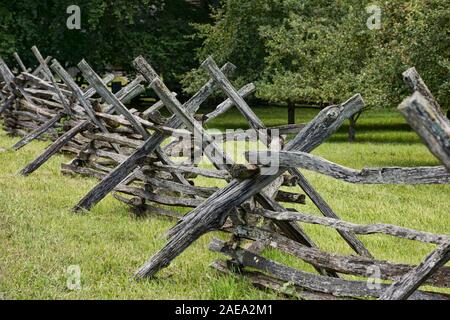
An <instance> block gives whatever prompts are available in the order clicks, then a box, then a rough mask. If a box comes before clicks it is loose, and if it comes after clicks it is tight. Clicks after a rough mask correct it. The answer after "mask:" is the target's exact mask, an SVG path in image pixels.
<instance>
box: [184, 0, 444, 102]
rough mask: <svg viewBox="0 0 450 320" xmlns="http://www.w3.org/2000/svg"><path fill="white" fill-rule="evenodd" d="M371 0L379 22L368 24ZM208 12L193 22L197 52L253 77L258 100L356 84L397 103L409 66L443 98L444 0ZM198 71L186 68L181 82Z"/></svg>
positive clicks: (299, 97)
mask: <svg viewBox="0 0 450 320" xmlns="http://www.w3.org/2000/svg"><path fill="white" fill-rule="evenodd" d="M371 4H375V5H378V6H379V8H380V9H381V29H374V30H370V29H369V28H368V27H367V20H368V18H369V17H370V16H371V14H372V13H368V12H366V6H368V5H371ZM213 19H214V23H213V24H212V25H211V24H199V25H197V26H196V28H197V30H198V31H197V37H198V38H200V39H201V40H202V41H203V45H202V47H201V48H200V49H199V50H198V53H197V57H198V59H199V60H202V59H204V58H205V57H206V56H208V55H210V54H212V55H213V56H214V58H215V59H216V60H217V61H218V62H220V63H224V62H225V61H230V62H233V63H234V64H236V65H237V66H238V68H239V69H238V79H237V82H238V83H240V84H241V83H243V82H249V81H256V82H257V87H258V91H257V96H258V97H260V98H263V99H265V100H268V101H274V102H296V103H314V104H316V103H318V104H329V103H334V102H339V101H342V100H344V99H346V98H348V97H349V96H350V95H352V94H354V93H355V92H360V93H362V94H363V96H364V98H365V100H366V104H367V105H368V106H369V107H389V106H396V105H397V104H398V103H399V102H400V101H401V99H402V98H403V97H404V95H405V94H406V88H405V86H404V84H403V82H402V79H401V73H402V72H403V71H404V70H406V69H407V68H408V67H409V66H415V67H416V68H417V69H418V71H419V72H420V73H421V75H422V76H423V78H424V79H425V81H426V82H427V84H428V85H429V87H430V89H431V90H432V91H433V93H434V94H435V95H436V97H437V98H438V100H440V102H441V104H442V105H444V106H448V102H449V98H450V75H449V71H450V57H449V55H450V50H449V43H450V42H449V37H448V32H449V19H450V5H449V4H448V1H445V0H426V1H423V0H409V1H404V0H393V1H384V2H379V3H377V2H375V3H372V2H370V3H369V2H364V1H358V0H336V1H325V0H302V1H298V0H227V1H224V2H223V3H222V6H221V7H220V8H219V9H217V10H216V11H215V12H214V13H213ZM203 77H204V74H203V73H202V72H200V71H198V69H194V70H192V71H190V72H189V73H187V74H186V75H185V77H184V80H183V83H184V85H185V87H186V90H187V91H193V90H195V89H196V88H197V87H198V85H199V83H200V80H201V79H203Z"/></svg>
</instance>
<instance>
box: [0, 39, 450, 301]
mask: <svg viewBox="0 0 450 320" xmlns="http://www.w3.org/2000/svg"><path fill="white" fill-rule="evenodd" d="M32 50H33V52H34V53H35V55H36V58H37V60H38V61H39V63H40V66H39V68H38V69H37V70H36V71H35V72H34V73H35V74H32V73H29V72H30V71H29V70H27V69H26V68H25V66H24V65H23V63H22V62H21V60H20V57H18V55H15V58H16V60H17V62H18V64H19V66H20V68H21V69H22V72H21V73H20V74H19V75H18V76H14V75H13V74H12V72H11V71H10V70H9V68H8V67H7V66H6V64H5V63H4V62H3V61H2V60H1V61H0V74H1V75H2V78H3V82H2V83H1V84H0V85H1V90H2V96H1V97H0V98H1V99H2V106H1V108H2V109H0V110H1V111H2V115H3V118H4V120H3V121H4V123H6V122H7V121H9V123H10V124H12V123H13V121H11V119H14V117H17V119H18V120H20V121H15V122H14V124H15V125H16V127H12V126H11V129H10V131H9V132H10V133H11V134H18V135H22V136H24V138H23V139H22V140H21V141H20V142H19V143H18V144H16V146H15V148H16V149H18V148H20V147H22V146H24V145H26V144H27V143H30V142H31V141H33V140H34V139H37V138H41V137H43V136H44V134H45V136H47V137H50V138H51V139H52V140H54V141H53V142H52V144H51V145H50V146H49V147H48V148H47V149H46V150H44V151H43V153H42V154H41V155H40V156H39V157H37V158H36V159H35V160H34V161H32V162H31V163H30V164H28V165H27V166H26V167H25V168H24V169H23V170H22V171H21V174H23V175H28V174H31V173H32V172H34V171H36V170H37V169H38V168H39V167H40V166H41V165H42V164H43V163H45V162H46V161H47V160H48V159H49V158H50V157H51V156H53V155H54V154H55V153H57V152H59V151H63V150H66V151H70V152H72V153H73V154H75V158H73V159H72V160H71V161H70V162H69V163H66V164H62V170H63V172H65V173H71V174H82V175H87V176H92V177H96V178H98V179H100V180H101V182H100V183H99V184H98V185H97V186H96V187H94V188H93V189H92V190H91V191H90V192H89V193H88V194H86V196H85V197H83V199H81V200H80V201H79V203H78V204H77V205H76V206H75V207H74V210H75V211H86V210H89V209H91V208H92V207H93V206H94V205H95V204H97V203H98V202H99V201H101V200H102V199H103V198H104V197H105V196H106V195H108V194H109V193H110V192H113V194H114V196H115V197H116V198H117V199H119V200H121V201H123V202H125V203H127V204H129V205H130V206H132V207H133V209H134V211H135V212H137V213H139V214H143V213H155V214H158V215H163V216H170V217H174V218H176V219H177V221H178V222H177V224H176V225H175V226H174V227H173V228H172V229H171V230H170V231H169V233H168V238H169V241H168V243H167V245H166V246H165V247H164V248H162V249H161V250H160V251H159V252H157V253H156V254H155V255H154V256H153V257H151V258H150V259H149V260H148V262H147V263H145V265H144V266H142V268H141V269H140V270H139V271H138V272H137V273H136V278H142V277H153V276H155V274H156V273H157V272H158V271H159V270H161V269H162V268H164V267H167V266H168V265H169V264H170V262H171V261H172V260H173V259H175V258H176V257H177V256H178V255H179V254H181V253H182V252H183V251H184V250H185V249H186V248H187V247H188V246H190V244H192V243H193V242H194V241H195V240H196V239H198V238H199V237H201V236H202V235H203V234H205V233H208V232H210V231H214V230H219V229H220V230H224V231H226V232H229V233H231V234H232V236H231V238H230V240H229V241H228V242H224V241H220V240H217V239H215V240H214V241H213V242H212V243H211V245H210V249H211V250H213V251H217V252H221V253H223V254H225V255H227V256H229V257H230V258H231V259H230V260H227V261H216V262H215V263H214V264H213V266H214V267H215V268H216V269H218V270H220V271H222V272H233V273H235V272H237V273H239V274H241V275H243V276H246V277H248V278H250V279H251V281H252V282H253V283H254V284H255V285H257V286H259V287H264V288H270V289H273V290H277V291H280V292H282V293H284V294H289V295H294V296H297V297H300V298H306V299H311V298H312V299H336V298H339V299H340V298H380V299H407V298H410V299H449V295H446V294H442V293H436V292H428V291H424V290H421V289H420V288H419V287H420V286H421V285H429V286H434V287H438V288H449V287H450V268H449V267H446V266H444V265H445V264H446V262H447V261H448V260H449V258H450V236H449V235H437V234H432V233H427V232H420V231H415V230H410V229H406V228H402V227H398V226H393V225H385V224H375V225H356V224H353V223H350V222H346V221H342V220H340V219H339V216H338V215H337V214H336V213H335V212H334V211H333V209H332V208H331V206H330V205H329V204H328V203H327V202H326V201H325V199H323V198H322V197H321V195H320V193H319V192H317V190H315V188H314V187H313V186H312V184H311V183H310V182H309V181H308V179H307V178H306V177H305V176H304V175H303V174H302V173H301V172H300V170H299V168H301V169H307V170H312V171H315V172H318V173H321V174H325V175H328V176H331V177H333V178H336V179H340V180H343V181H346V182H350V183H364V184H448V183H449V182H450V175H449V170H450V166H449V164H450V161H449V158H450V125H449V123H448V120H447V119H446V118H445V117H444V116H443V113H442V111H441V110H440V106H439V105H438V103H437V102H436V101H435V99H434V98H433V96H432V94H431V92H429V90H428V88H427V87H426V85H425V83H424V82H423V80H422V79H421V78H420V76H419V75H418V73H417V72H416V71H415V69H413V68H412V69H409V70H408V71H407V72H405V74H404V77H405V81H406V83H407V84H408V85H409V86H410V88H411V90H412V92H413V95H412V96H411V97H409V98H408V99H406V100H405V101H404V102H403V103H402V104H401V105H400V107H399V109H400V111H401V112H402V114H404V115H405V118H406V119H407V120H408V122H409V123H410V124H411V126H412V127H413V129H414V130H416V132H417V133H418V134H419V135H420V136H421V138H422V139H423V141H424V142H425V143H426V145H427V146H428V148H429V149H430V151H431V152H432V153H433V154H434V155H435V156H436V157H437V158H438V159H439V160H440V161H441V162H442V163H443V166H435V167H416V168H401V167H391V168H367V169H363V170H354V169H351V168H346V167H343V166H341V165H338V164H335V163H332V162H329V161H327V160H325V159H322V158H319V157H316V156H312V155H311V154H310V152H311V151H312V150H313V149H315V148H316V147H318V146H319V145H320V144H321V143H323V142H324V141H325V140H326V139H327V138H329V137H330V136H331V135H332V134H333V133H334V132H335V131H336V130H337V129H338V128H339V127H340V126H341V124H342V123H343V122H344V121H346V120H348V119H351V118H352V117H354V116H355V115H357V114H360V112H361V110H362V109H363V107H364V103H363V100H362V98H361V96H360V95H355V96H353V97H351V98H350V99H349V100H347V101H346V102H344V103H342V104H340V105H337V106H330V107H328V108H326V109H324V110H322V111H321V112H320V113H319V114H318V115H317V116H316V118H314V119H313V120H312V121H311V122H310V123H308V124H305V125H301V126H295V127H281V128H267V127H266V126H265V125H264V123H263V122H262V121H261V120H260V119H259V118H258V117H257V115H256V114H255V113H254V112H253V111H252V109H251V108H250V106H249V105H248V104H247V102H246V101H245V97H246V96H247V95H249V94H250V93H251V92H252V91H253V90H254V86H253V84H248V85H246V86H244V87H242V88H241V89H239V90H238V89H237V88H235V87H234V86H233V85H232V83H231V82H230V81H229V77H230V76H231V75H232V73H233V71H234V68H235V67H234V66H233V65H232V64H230V63H228V64H226V65H224V66H223V67H222V68H219V67H218V66H217V65H216V63H215V62H214V60H213V59H212V58H211V57H209V58H208V59H206V60H205V61H204V63H203V64H202V67H203V68H204V69H205V70H206V71H207V72H208V74H209V76H210V80H209V81H208V82H207V83H205V85H204V86H203V87H202V88H201V89H200V90H199V91H198V92H197V93H196V94H195V95H194V96H193V97H192V98H191V99H189V100H188V101H187V102H185V103H184V104H182V103H181V102H179V101H178V99H177V95H176V93H174V92H172V91H171V90H169V88H167V87H166V85H165V84H164V83H163V82H162V80H161V79H160V77H159V76H158V74H157V73H156V71H155V70H154V69H153V68H152V67H151V65H150V64H149V63H148V62H147V61H145V59H144V58H143V57H138V58H136V59H135V60H134V66H135V68H136V70H137V72H138V73H139V76H137V77H136V79H135V80H134V81H133V82H131V83H130V84H129V85H128V86H127V87H125V88H124V89H123V90H121V91H119V92H118V93H116V94H113V93H111V92H110V91H109V90H108V88H107V86H106V84H107V82H108V81H111V79H110V76H106V77H105V78H104V79H101V78H100V77H99V76H98V75H97V74H96V73H95V71H94V70H93V69H92V68H91V67H90V66H89V65H88V63H87V62H86V61H84V60H83V61H81V62H80V63H79V64H78V68H79V69H80V70H81V72H82V74H83V76H84V78H85V79H86V81H87V82H88V83H89V84H90V87H89V88H88V90H84V91H83V90H81V89H80V88H79V87H78V86H77V85H76V84H75V83H74V81H73V80H72V78H71V77H70V76H69V75H68V73H67V72H66V71H65V70H64V68H63V67H62V66H61V65H60V64H59V63H58V61H56V60H53V61H52V63H51V65H50V66H48V63H50V59H43V57H42V56H41V55H40V53H39V51H38V50H37V48H35V47H33V49H32ZM51 70H53V72H52V71H51ZM56 76H57V77H58V78H59V79H61V81H62V82H63V83H58V82H57V81H56ZM145 82H147V84H148V85H150V87H151V88H152V89H153V90H154V91H155V93H156V94H157V95H158V97H159V98H160V101H158V102H157V103H156V104H154V105H153V106H151V107H150V108H148V109H147V110H145V111H143V112H139V111H137V110H133V109H131V110H129V109H128V108H126V106H125V104H126V103H127V101H129V100H130V99H131V98H132V97H134V96H136V95H138V94H140V93H141V92H142V91H143V90H144V87H143V84H142V83H145ZM214 90H220V91H222V92H223V94H224V95H225V96H226V100H224V102H223V103H221V104H219V105H218V106H217V108H216V109H215V110H214V111H213V112H211V113H209V114H207V115H200V114H198V110H199V108H200V106H201V105H202V103H203V102H204V101H205V100H206V99H207V98H208V97H209V96H210V95H211V94H212V93H213V91H214ZM94 93H97V94H98V95H99V96H100V99H93V98H92V96H93V95H94ZM30 106H31V107H30ZM163 107H164V108H166V109H167V110H168V111H170V112H171V113H172V114H173V115H172V116H171V117H170V118H165V117H163V116H162V115H161V113H160V112H159V111H160V109H161V108H163ZM232 107H236V108H237V109H238V111H239V112H240V113H241V114H242V116H243V117H244V118H245V119H246V120H247V122H248V125H249V127H250V130H249V131H247V132H240V133H233V134H232V135H231V136H223V134H219V135H217V134H210V133H209V132H208V131H207V130H206V129H205V128H204V125H205V124H207V123H208V122H209V121H211V120H212V119H215V118H216V117H219V116H220V115H222V114H223V113H225V112H226V111H228V110H229V109H231V108H232ZM27 108H28V109H27ZM30 108H34V109H32V110H30ZM23 112H28V114H27V116H28V118H24V114H23ZM19 116H20V117H21V118H19ZM37 119H39V120H37ZM62 119H64V122H62V121H61V120H62ZM256 133H257V134H256ZM287 133H296V136H295V137H294V138H293V139H292V140H290V141H289V142H286V141H285V138H286V137H285V134H287ZM218 136H220V137H221V138H225V141H226V140H233V141H247V140H252V141H256V142H258V143H261V144H263V145H265V146H266V148H267V149H268V150H269V152H267V151H264V152H247V153H246V154H245V156H246V159H247V163H244V164H239V163H236V162H235V161H234V160H233V157H232V155H230V154H228V153H227V152H226V151H224V149H223V148H222V145H221V143H218V142H217V138H218ZM174 137H177V138H182V139H181V141H179V140H178V139H174ZM196 137H197V138H196ZM198 137H201V139H198ZM220 141H224V139H222V140H220ZM187 151H189V152H187ZM174 152H175V153H180V154H178V155H179V156H181V157H182V161H181V162H179V161H178V162H175V160H174V159H173V155H174ZM192 152H194V153H197V154H198V155H199V156H200V157H201V156H203V157H206V158H208V160H209V161H210V162H211V163H212V166H213V168H211V169H205V168H202V167H199V166H198V163H197V162H196V161H195V160H196V159H195V157H192ZM187 153H189V155H188V156H187V157H186V155H187ZM274 159H276V161H275V163H276V166H273V163H274V162H273V160H274ZM268 164H272V166H268ZM197 176H203V177H207V178H210V179H219V180H221V181H223V182H225V184H227V186H226V187H224V188H222V189H219V188H217V187H211V186H196V185H195V183H194V178H195V177H197ZM282 186H284V187H300V189H301V190H303V192H304V193H305V194H299V193H298V192H294V191H291V192H287V191H284V190H280V188H281V187H282ZM305 196H307V197H308V198H309V199H310V200H311V201H312V203H313V204H315V205H316V206H317V208H318V209H319V211H320V212H321V213H322V214H323V215H324V217H318V216H314V215H310V214H306V213H301V212H298V211H296V210H295V209H293V208H289V207H287V206H289V204H292V203H304V202H305V198H306V197H305ZM174 207H175V208H177V209H176V210H175V209H173V208H174ZM180 207H182V208H185V209H184V210H181V212H182V213H184V212H185V211H187V210H186V209H193V210H192V211H190V212H189V213H187V214H186V215H184V216H183V214H182V213H180V211H179V209H178V208H180ZM297 222H302V223H309V224H317V225H321V226H324V227H328V228H334V229H336V231H337V232H338V233H339V235H340V236H341V237H342V238H343V239H344V240H345V241H346V243H347V244H348V245H349V247H350V248H351V249H352V250H353V251H354V252H355V254H356V256H355V255H352V256H345V255H339V254H335V253H329V252H325V251H323V250H321V249H320V248H319V247H318V245H317V244H316V243H314V241H313V240H312V239H311V238H310V237H309V236H308V234H307V233H306V232H305V231H304V230H303V228H302V227H301V226H300V225H299V224H297ZM373 233H381V234H386V235H390V236H395V237H399V238H405V239H409V240H414V241H421V242H425V243H431V244H435V245H437V248H436V250H434V251H433V252H432V253H431V254H430V255H429V256H427V257H426V258H425V259H424V261H423V262H422V263H421V264H419V265H417V266H411V265H404V264H398V263H392V262H389V261H382V260H377V259H376V258H374V257H373V256H372V254H371V252H370V251H369V249H368V248H366V246H365V245H364V244H363V243H362V242H361V240H360V239H359V238H358V236H357V235H367V234H373ZM264 248H272V249H276V250H281V251H283V252H285V253H287V254H289V255H292V256H294V257H296V258H299V259H301V260H303V261H305V262H306V263H308V264H311V265H312V266H313V267H314V269H315V270H316V273H311V272H306V271H303V270H298V269H295V268H292V267H289V266H286V265H284V264H283V263H281V262H276V261H273V260H271V259H268V258H265V257H264V256H263V255H262V252H263V249H264ZM370 270H379V273H378V274H379V275H380V278H381V280H383V281H384V282H383V283H380V284H379V285H378V286H375V287H373V286H370V285H368V284H367V281H362V280H353V279H349V278H348V277H347V275H348V276H356V277H358V278H359V279H360V278H364V277H367V275H368V272H369V271H370Z"/></svg>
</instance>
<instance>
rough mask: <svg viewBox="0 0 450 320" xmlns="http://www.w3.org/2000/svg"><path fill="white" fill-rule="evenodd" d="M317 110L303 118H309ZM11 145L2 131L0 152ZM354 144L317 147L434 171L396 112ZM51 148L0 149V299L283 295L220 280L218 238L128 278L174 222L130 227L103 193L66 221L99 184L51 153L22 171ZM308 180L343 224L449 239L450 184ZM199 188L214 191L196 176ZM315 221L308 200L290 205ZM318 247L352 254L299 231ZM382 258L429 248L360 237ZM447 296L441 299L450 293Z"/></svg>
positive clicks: (266, 116) (313, 231)
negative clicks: (144, 275) (212, 248)
mask: <svg viewBox="0 0 450 320" xmlns="http://www.w3.org/2000/svg"><path fill="white" fill-rule="evenodd" d="M255 111H256V113H257V114H258V116H260V117H261V118H262V120H263V121H264V123H266V124H267V125H268V126H272V125H280V124H285V121H286V118H287V114H286V111H285V109H282V108H263V107H260V108H255ZM314 114H315V111H314V110H298V111H297V121H298V122H305V121H308V120H309V119H311V118H312V117H313V116H314ZM234 127H241V128H244V127H245V121H244V120H243V119H242V117H241V116H240V115H239V114H238V113H237V112H234V111H233V112H230V113H227V114H226V115H224V116H223V117H221V118H220V119H217V120H216V121H215V122H212V123H211V124H209V128H219V129H225V128H234ZM17 140H18V139H17V138H10V137H8V136H7V135H6V134H5V132H3V131H0V146H1V147H3V148H7V147H9V146H11V145H13V143H14V142H15V141H17ZM357 140H358V141H357V142H356V143H352V144H350V143H347V142H346V127H345V126H344V127H343V128H342V130H340V131H339V132H338V133H337V134H336V135H335V136H334V137H333V138H332V139H330V140H329V141H328V142H327V143H325V144H323V145H322V146H320V147H319V148H318V149H317V150H315V151H314V154H317V155H321V156H323V157H325V158H327V159H329V160H331V161H334V162H337V163H339V164H342V165H345V166H349V167H354V168H362V167H364V166H392V165H399V166H417V165H436V164H438V161H437V160H435V159H434V157H433V156H432V155H430V153H429V152H428V150H427V149H426V147H425V146H423V145H422V144H421V143H420V141H419V139H418V138H417V136H416V134H415V133H414V132H411V131H410V130H409V128H408V125H406V124H405V123H404V121H403V120H402V118H401V116H400V115H399V114H397V113H395V112H387V111H379V112H371V113H366V114H364V115H363V116H362V117H361V120H360V123H359V128H358V132H357ZM46 145H47V143H43V142H33V143H32V144H31V145H29V146H27V147H25V148H24V149H22V150H20V151H19V152H13V151H9V150H8V151H4V152H0V242H1V244H2V245H1V246H0V257H1V259H0V293H2V294H0V296H1V295H3V296H4V297H7V298H12V299H21V298H26V299H109V298H113V299H177V298H178V299H260V298H269V299H271V298H280V297H279V296H277V295H275V294H274V293H272V292H264V291H261V290H257V289H255V288H253V287H252V286H251V284H250V283H249V282H248V281H245V279H243V278H240V277H236V276H224V275H222V274H219V273H217V272H216V271H214V270H212V269H211V268H210V267H209V264H210V263H211V262H212V261H213V260H214V259H216V258H218V257H220V256H219V255H217V254H214V253H211V252H209V251H208V250H207V245H208V243H209V241H210V240H211V238H212V237H213V236H217V235H219V236H222V235H220V234H218V233H216V234H214V235H213V234H209V235H207V236H204V237H202V238H201V239H200V240H199V241H197V242H196V243H195V244H194V245H193V246H192V247H191V248H189V249H188V250H187V251H186V252H185V253H183V254H182V255H181V256H180V257H178V258H177V259H176V260H175V261H174V263H173V264H172V265H171V266H170V267H169V268H167V269H165V270H163V271H162V272H161V273H160V274H159V275H158V277H157V279H156V280H152V281H142V282H135V281H133V280H132V279H131V276H132V274H133V273H134V272H135V271H136V270H137V268H138V267H139V266H140V265H142V263H143V262H144V261H145V260H146V259H147V258H148V257H149V256H150V255H152V254H153V253H155V252H156V250H158V249H159V248H161V247H162V246H163V245H164V243H165V240H164V232H165V231H166V230H167V229H168V228H169V227H170V226H171V225H173V222H172V221H169V220H165V219H162V218H147V219H136V218H134V217H133V216H132V215H131V214H130V213H129V212H128V208H127V207H126V206H125V205H123V204H122V203H120V202H119V201H117V200H115V199H113V198H112V197H111V196H108V197H107V198H106V199H105V200H103V201H102V202H101V203H100V204H99V205H97V206H96V207H95V208H94V209H93V210H92V211H91V212H90V213H88V214H84V215H77V214H73V213H72V212H71V211H70V208H71V207H72V206H73V205H74V204H75V203H76V202H77V201H78V200H79V199H80V198H81V197H82V196H83V195H84V194H86V192H88V191H89V190H90V188H92V187H93V186H94V185H95V184H96V182H97V181H96V180H93V179H87V178H82V177H78V176H77V177H69V176H64V175H62V174H61V173H60V169H59V166H60V164H61V163H62V162H67V159H66V158H65V157H64V156H61V155H59V156H56V157H53V158H52V159H51V160H50V161H49V162H48V163H46V164H45V165H44V166H43V167H42V168H41V169H40V170H38V171H37V172H36V173H35V174H33V175H31V176H30V177H27V178H24V177H20V176H17V175H16V173H17V171H18V170H19V169H20V168H22V167H23V166H24V165H25V164H26V163H28V162H29V161H31V160H32V159H33V158H34V157H35V156H37V155H38V154H39V153H40V152H41V151H42V150H43V149H44V148H45V146H46ZM306 175H307V177H308V178H309V179H310V181H311V183H312V184H313V185H314V186H315V187H316V188H317V190H318V191H319V192H320V193H321V194H322V196H323V197H324V198H325V199H326V200H327V201H328V202H329V204H330V205H331V206H332V208H333V209H334V210H335V211H336V213H337V214H338V215H340V216H341V217H342V218H344V219H346V220H348V221H352V222H356V223H374V222H384V223H392V224H397V225H400V226H404V227H409V228H414V229H419V230H425V231H431V232H436V233H449V226H450V216H449V208H450V197H449V195H450V186H370V185H369V186H363V185H351V184H347V183H344V182H340V181H336V180H333V179H330V178H327V177H324V176H320V175H318V174H314V173H310V172H306ZM197 182H198V183H199V184H201V185H210V184H216V182H215V181H213V180H211V179H198V181H197ZM297 208H298V209H300V210H302V211H304V212H310V213H315V214H318V211H317V210H316V209H315V208H314V206H313V205H312V204H311V203H309V202H308V204H307V205H305V206H300V205H299V206H297ZM304 227H305V229H306V230H307V231H308V233H309V234H310V236H311V237H312V238H313V239H314V240H315V241H316V242H317V243H318V244H319V245H320V246H321V247H322V248H324V249H326V250H330V251H332V252H342V253H351V251H350V250H349V249H348V247H347V246H346V244H345V243H344V241H343V240H341V239H340V238H339V236H338V235H337V233H336V232H335V231H333V230H330V229H326V228H323V227H318V226H308V225H305V226H304ZM360 238H361V239H362V241H363V242H364V243H365V244H366V245H367V247H368V248H369V249H370V250H371V252H372V253H373V254H374V255H375V256H376V257H377V258H380V259H390V260H393V261H396V262H405V263H417V262H419V261H421V260H422V259H423V258H424V257H425V256H426V255H427V254H428V253H429V252H430V250H432V248H433V246H431V245H423V244H420V243H417V242H412V241H407V240H398V239H395V238H392V237H388V236H378V235H372V236H365V237H360ZM265 254H266V255H267V256H268V257H271V258H274V259H277V260H280V261H284V262H286V263H288V264H289V265H293V266H297V267H302V268H304V269H306V270H310V267H309V266H306V265H305V264H303V263H301V262H299V261H298V260H297V259H293V258H291V257H288V256H286V255H282V254H280V253H278V252H274V251H268V252H266V253H265ZM71 265H79V266H80V268H81V274H82V276H81V279H82V280H81V281H82V289H81V290H79V291H70V290H68V289H67V286H66V281H67V273H66V270H67V268H68V267H69V266H71ZM447 292H448V291H447Z"/></svg>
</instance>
